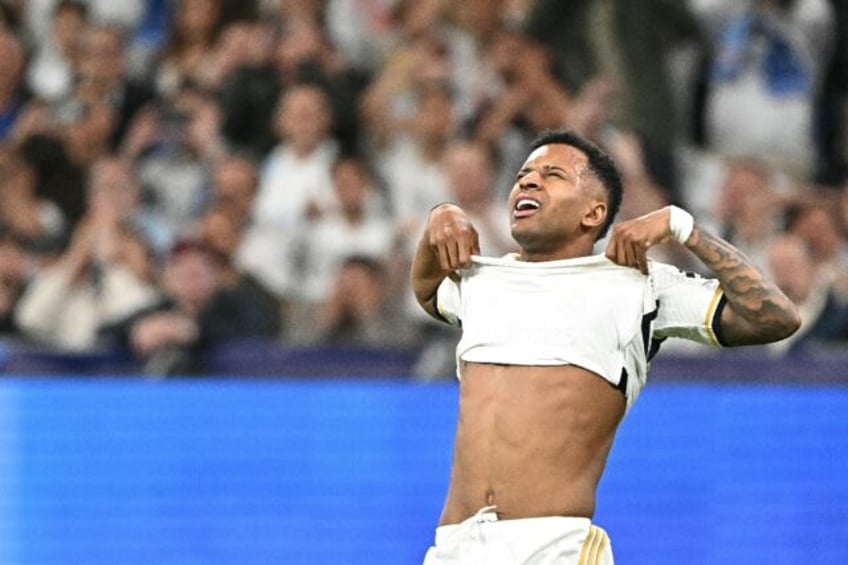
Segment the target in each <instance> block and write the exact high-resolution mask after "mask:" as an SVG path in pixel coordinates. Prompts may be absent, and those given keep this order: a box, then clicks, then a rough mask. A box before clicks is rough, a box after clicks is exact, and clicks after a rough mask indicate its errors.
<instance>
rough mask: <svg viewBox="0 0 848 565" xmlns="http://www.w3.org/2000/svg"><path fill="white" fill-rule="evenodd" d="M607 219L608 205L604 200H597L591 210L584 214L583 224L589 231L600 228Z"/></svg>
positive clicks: (592, 204)
mask: <svg viewBox="0 0 848 565" xmlns="http://www.w3.org/2000/svg"><path fill="white" fill-rule="evenodd" d="M606 219H607V203H606V202H604V201H603V200H595V201H594V202H592V203H591V205H590V207H589V209H588V210H587V211H586V213H585V214H583V218H582V220H581V224H582V225H583V227H585V228H588V229H595V228H600V227H601V226H603V225H604V222H605V221H606Z"/></svg>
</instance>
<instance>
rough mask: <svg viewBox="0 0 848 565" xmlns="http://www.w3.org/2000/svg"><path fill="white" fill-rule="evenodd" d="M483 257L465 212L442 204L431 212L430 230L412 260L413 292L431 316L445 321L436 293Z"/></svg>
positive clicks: (425, 234)
mask: <svg viewBox="0 0 848 565" xmlns="http://www.w3.org/2000/svg"><path fill="white" fill-rule="evenodd" d="M478 253H480V243H479V239H478V236H477V230H476V229H474V226H473V225H472V224H471V221H470V220H469V219H468V215H467V214H466V213H465V211H464V210H463V209H462V208H460V207H459V206H457V205H455V204H439V205H438V206H436V207H435V208H433V209H432V210H431V211H430V215H429V217H428V218H427V227H426V229H425V230H424V233H423V234H422V235H421V239H420V240H419V242H418V248H417V249H416V251H415V256H414V257H413V259H412V270H411V277H412V290H413V292H414V293H415V298H416V299H417V300H418V303H419V304H420V305H421V307H422V308H424V310H425V311H427V313H428V314H430V315H431V316H434V317H436V318H441V315H440V314H439V311H438V309H437V307H436V293H437V291H438V290H439V285H440V284H442V281H443V280H444V279H445V277H448V276H450V275H451V273H453V272H455V271H456V270H457V269H459V268H462V267H465V266H468V265H470V264H471V256H472V255H475V254H478Z"/></svg>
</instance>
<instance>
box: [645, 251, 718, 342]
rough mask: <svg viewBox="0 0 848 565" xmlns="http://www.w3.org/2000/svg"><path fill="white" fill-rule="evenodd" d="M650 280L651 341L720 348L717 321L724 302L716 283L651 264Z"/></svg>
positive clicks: (666, 266)
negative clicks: (653, 312)
mask: <svg viewBox="0 0 848 565" xmlns="http://www.w3.org/2000/svg"><path fill="white" fill-rule="evenodd" d="M650 276H651V282H652V284H653V287H654V293H655V295H656V298H657V301H658V311H657V317H656V319H655V320H654V324H653V335H654V337H655V338H666V337H678V338H683V339H688V340H690V341H696V342H699V343H705V344H709V345H713V346H715V347H719V346H722V345H724V343H723V342H722V339H721V327H720V321H719V320H720V318H721V311H722V309H723V308H724V304H725V302H726V299H725V297H724V292H722V290H721V287H720V286H719V282H718V280H716V279H711V278H704V277H701V276H700V275H697V274H694V273H685V272H683V271H681V270H679V269H678V268H676V267H673V266H671V265H665V264H662V263H656V262H652V263H651V268H650Z"/></svg>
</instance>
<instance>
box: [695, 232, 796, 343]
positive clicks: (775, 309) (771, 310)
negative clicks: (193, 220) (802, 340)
mask: <svg viewBox="0 0 848 565" xmlns="http://www.w3.org/2000/svg"><path fill="white" fill-rule="evenodd" d="M686 247H687V248H688V249H689V250H690V251H692V253H694V254H695V255H696V256H697V257H698V258H699V259H700V260H701V261H702V262H703V263H704V265H706V266H707V267H708V268H709V269H710V270H711V271H712V272H713V274H714V275H715V276H716V278H717V279H718V280H719V283H720V284H721V288H722V290H723V291H724V295H725V297H726V298H727V305H728V307H729V309H730V312H726V313H725V314H723V316H722V326H723V329H724V331H725V338H726V339H727V340H728V341H729V342H730V344H732V345H743V344H754V343H768V342H771V341H776V340H779V339H783V338H785V337H788V336H789V335H791V334H792V333H794V331H795V330H796V329H797V328H798V326H799V325H800V316H799V314H798V309H797V308H796V306H795V305H794V304H793V303H792V301H791V300H790V299H789V298H788V297H787V296H786V295H785V294H784V293H783V292H782V291H781V290H780V289H779V288H778V287H777V285H776V284H775V283H774V282H772V281H771V280H769V279H768V278H767V277H766V276H765V275H763V274H762V273H761V272H760V270H759V269H758V268H757V267H756V266H755V265H754V264H753V263H752V262H751V260H750V259H748V257H746V256H745V255H744V254H743V253H742V252H741V251H739V250H738V249H736V248H735V247H734V246H733V245H731V244H730V243H728V242H727V241H725V240H724V239H722V238H720V237H717V236H715V235H713V234H711V233H709V232H708V231H706V230H704V229H702V228H701V227H699V226H698V225H697V224H696V225H695V227H694V229H693V231H692V235H691V236H690V237H689V239H688V240H687V241H686Z"/></svg>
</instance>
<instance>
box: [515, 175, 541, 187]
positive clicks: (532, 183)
mask: <svg viewBox="0 0 848 565" xmlns="http://www.w3.org/2000/svg"><path fill="white" fill-rule="evenodd" d="M541 183H542V177H541V175H539V173H538V172H536V171H530V172H529V173H527V174H525V175H524V176H522V177H521V180H519V181H518V187H519V188H520V189H521V190H536V189H538V188H539V187H540V186H541Z"/></svg>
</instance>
